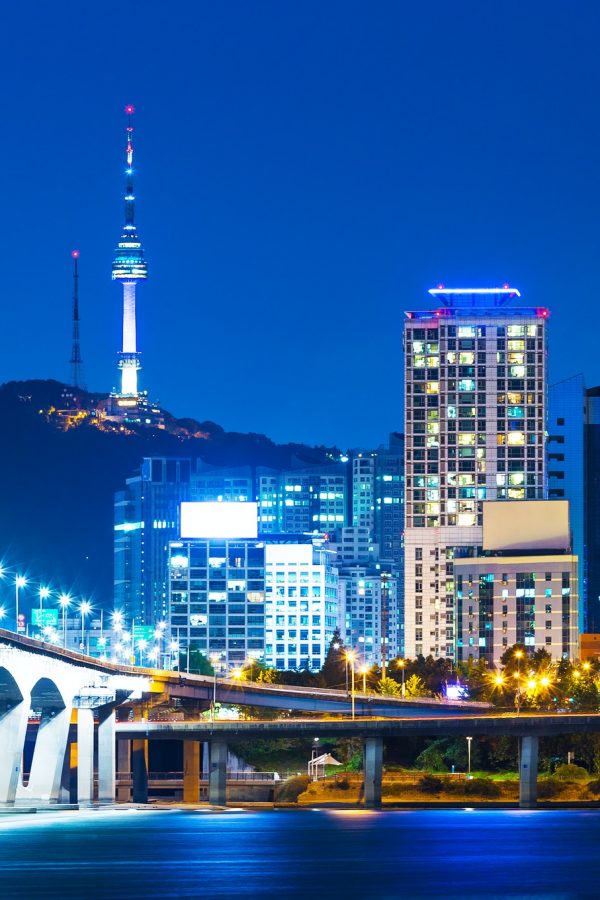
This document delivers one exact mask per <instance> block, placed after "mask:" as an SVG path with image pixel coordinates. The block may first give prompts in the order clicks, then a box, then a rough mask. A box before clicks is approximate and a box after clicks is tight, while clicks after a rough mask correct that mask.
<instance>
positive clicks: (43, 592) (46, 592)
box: [40, 587, 50, 627]
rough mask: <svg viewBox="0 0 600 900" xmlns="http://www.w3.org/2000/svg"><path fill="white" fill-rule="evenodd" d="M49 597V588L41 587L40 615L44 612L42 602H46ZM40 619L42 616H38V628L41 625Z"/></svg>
mask: <svg viewBox="0 0 600 900" xmlns="http://www.w3.org/2000/svg"><path fill="white" fill-rule="evenodd" d="M49 596H50V588H48V587H41V588H40V613H43V611H44V600H47V599H48V597H49ZM41 619H42V616H41V615H40V627H41V625H42V622H41Z"/></svg>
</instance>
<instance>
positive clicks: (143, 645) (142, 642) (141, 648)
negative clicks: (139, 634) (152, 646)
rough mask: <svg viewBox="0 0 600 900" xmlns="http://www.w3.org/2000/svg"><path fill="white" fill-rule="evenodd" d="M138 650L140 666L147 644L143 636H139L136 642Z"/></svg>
mask: <svg viewBox="0 0 600 900" xmlns="http://www.w3.org/2000/svg"><path fill="white" fill-rule="evenodd" d="M137 645H138V650H139V651H140V666H141V665H143V663H144V650H145V649H146V647H147V646H148V641H147V640H145V639H144V638H140V639H139V641H138V642H137Z"/></svg>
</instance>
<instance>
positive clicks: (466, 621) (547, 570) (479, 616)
mask: <svg viewBox="0 0 600 900" xmlns="http://www.w3.org/2000/svg"><path fill="white" fill-rule="evenodd" d="M482 543H483V547H482V548H479V549H478V550H477V551H476V552H472V553H471V552H469V548H464V547H462V548H456V553H455V556H454V563H453V564H454V579H455V584H456V613H455V614H456V628H457V638H458V639H457V656H458V660H459V661H466V660H468V659H473V660H478V659H485V660H486V662H487V663H488V665H489V666H496V667H497V666H498V665H499V664H500V658H501V656H502V654H503V653H504V652H505V651H506V650H507V649H508V648H509V647H512V646H513V645H514V644H523V645H524V646H525V647H526V648H527V649H528V650H531V651H534V650H541V649H543V650H546V651H547V652H548V653H550V654H551V655H552V657H553V658H554V659H555V660H556V659H577V658H578V656H579V627H578V606H579V596H578V574H577V557H576V556H575V555H574V554H573V553H571V549H570V527H569V504H568V502H567V501H565V500H554V501H545V500H542V501H531V502H529V503H526V504H523V506H521V505H519V504H517V503H515V502H507V503H500V502H485V503H484V504H483V539H482ZM472 549H473V550H475V548H472Z"/></svg>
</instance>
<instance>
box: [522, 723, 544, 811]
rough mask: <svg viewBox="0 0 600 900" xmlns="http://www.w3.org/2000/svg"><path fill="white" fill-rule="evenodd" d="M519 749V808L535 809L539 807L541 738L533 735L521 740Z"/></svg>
mask: <svg viewBox="0 0 600 900" xmlns="http://www.w3.org/2000/svg"><path fill="white" fill-rule="evenodd" d="M519 749H520V752H519V761H520V762H519V807H520V808H521V809H535V807H536V806H537V774H538V750H539V738H538V737H534V736H533V735H526V736H525V737H522V738H520V748H519Z"/></svg>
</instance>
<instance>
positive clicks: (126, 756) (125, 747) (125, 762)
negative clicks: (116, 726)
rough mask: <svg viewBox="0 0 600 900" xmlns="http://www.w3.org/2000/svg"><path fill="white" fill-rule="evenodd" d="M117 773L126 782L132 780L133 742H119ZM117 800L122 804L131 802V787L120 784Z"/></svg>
mask: <svg viewBox="0 0 600 900" xmlns="http://www.w3.org/2000/svg"><path fill="white" fill-rule="evenodd" d="M117 771H118V773H119V776H120V778H122V779H123V780H124V781H130V779H131V741H129V740H120V741H119V740H118V741H117ZM117 800H118V801H120V802H121V803H129V802H130V800H131V787H130V786H129V784H126V785H125V784H120V785H119V786H118V787H117Z"/></svg>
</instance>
